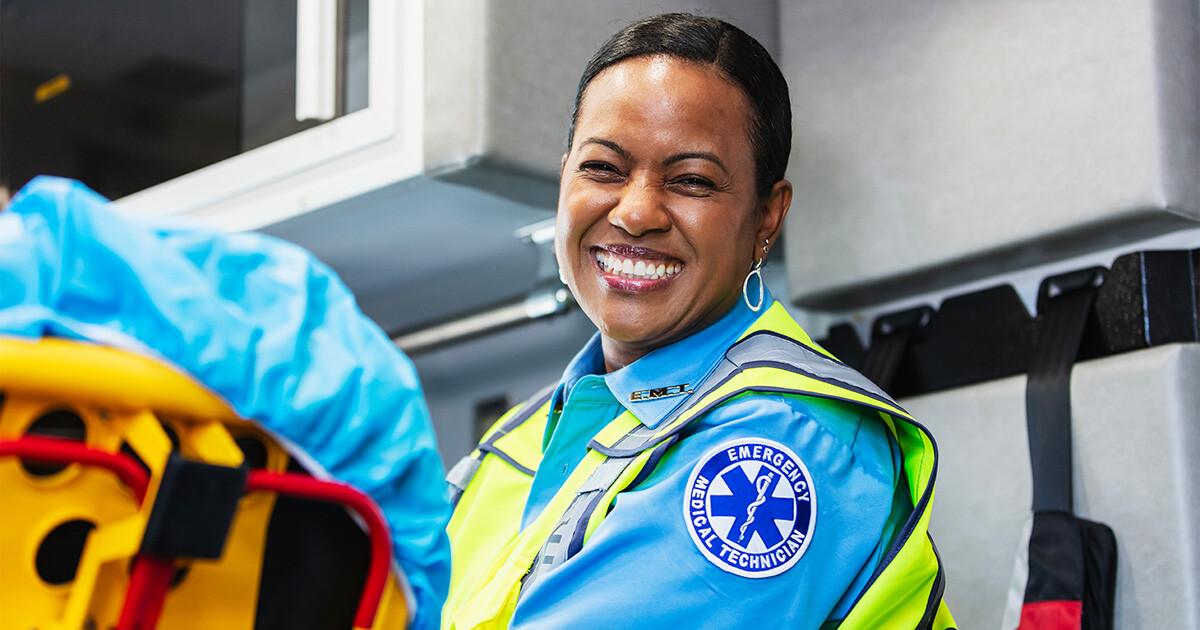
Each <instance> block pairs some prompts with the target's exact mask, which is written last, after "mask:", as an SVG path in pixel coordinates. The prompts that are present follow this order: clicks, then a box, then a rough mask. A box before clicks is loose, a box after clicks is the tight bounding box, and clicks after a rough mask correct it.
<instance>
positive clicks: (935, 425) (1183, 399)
mask: <svg viewBox="0 0 1200 630" xmlns="http://www.w3.org/2000/svg"><path fill="white" fill-rule="evenodd" d="M1198 377H1200V344H1174V345H1167V346H1160V347H1156V348H1149V349H1145V350H1139V351H1136V352H1132V353H1126V354H1121V355H1116V356H1111V357H1106V358H1102V359H1096V360H1092V361H1086V362H1083V363H1079V364H1077V365H1076V366H1075V368H1074V371H1073V374H1072V381H1071V405H1072V411H1073V427H1072V428H1073V439H1074V444H1073V456H1074V483H1075V510H1076V513H1077V514H1078V515H1079V516H1081V517H1083V518H1086V519H1089V520H1093V521H1099V522H1102V523H1105V524H1107V525H1109V526H1110V527H1111V528H1112V529H1113V531H1114V533H1115V534H1116V538H1117V545H1118V554H1119V559H1118V568H1117V589H1116V594H1117V599H1116V609H1115V614H1116V623H1115V625H1114V627H1116V628H1122V629H1126V630H1139V629H1150V628H1182V629H1185V630H1197V629H1200V481H1198V480H1200V388H1198V387H1197V382H1198ZM1025 382H1026V379H1025V377H1024V376H1015V377H1011V378H1005V379H1000V380H996V381H991V382H986V383H981V384H978V385H974V386H969V387H962V388H958V389H953V390H947V391H943V392H938V393H934V394H929V395H924V396H917V397H913V398H909V399H904V400H901V401H900V404H901V405H903V406H904V407H905V409H907V410H908V411H909V412H910V413H912V414H913V415H914V416H916V417H917V418H918V419H919V420H920V421H921V422H922V423H923V424H925V426H927V427H928V428H929V429H930V430H931V431H933V434H934V436H935V437H936V438H937V442H938V448H939V454H940V456H941V459H940V462H939V470H938V481H937V495H936V498H935V500H934V511H933V517H932V521H931V522H932V525H931V531H932V533H933V536H934V539H935V540H936V541H937V544H938V550H939V552H940V553H941V555H942V558H943V560H944V562H945V564H946V571H947V586H946V601H948V602H949V603H950V605H951V607H952V609H953V611H954V614H955V617H956V619H957V621H958V622H959V624H960V627H962V628H999V627H1001V626H1000V623H1001V620H1002V618H1003V615H1004V606H1005V601H1006V597H1007V591H1008V587H1009V580H1010V577H1011V575H1012V568H1013V563H1014V561H1015V559H1016V557H1017V553H1018V551H1019V549H1020V547H1021V544H1022V543H1021V541H1022V530H1023V528H1024V527H1025V526H1026V524H1027V521H1028V519H1029V517H1030V497H1031V496H1032V494H1031V492H1032V485H1031V484H1032V482H1031V476H1030V468H1029V447H1028V443H1027V434H1026V429H1025Z"/></svg>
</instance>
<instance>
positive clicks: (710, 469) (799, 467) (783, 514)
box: [683, 438, 817, 578]
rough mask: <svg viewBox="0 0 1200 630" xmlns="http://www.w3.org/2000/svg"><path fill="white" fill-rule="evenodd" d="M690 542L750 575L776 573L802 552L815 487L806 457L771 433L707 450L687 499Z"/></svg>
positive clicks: (813, 519)
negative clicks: (772, 437)
mask: <svg viewBox="0 0 1200 630" xmlns="http://www.w3.org/2000/svg"><path fill="white" fill-rule="evenodd" d="M683 513H684V520H685V521H686V522H687V525H688V532H689V533H690V534H691V536H692V542H694V543H696V547H697V548H698V549H699V550H700V552H701V553H702V554H704V556H705V557H706V558H708V560H709V561H710V562H712V563H713V564H715V565H717V566H718V567H720V568H721V569H724V570H725V571H728V572H730V573H733V574H736V575H741V576H743V577H750V578H764V577H770V576H772V575H779V574H780V573H783V572H784V571H786V570H788V569H790V568H791V567H792V566H793V565H795V564H796V562H797V561H798V560H799V559H800V557H801V556H803V555H804V551H805V549H807V548H808V542H809V540H810V538H811V536H812V532H813V527H814V526H815V525H816V517H817V509H816V495H815V493H814V491H813V486H812V476H811V475H809V473H808V469H807V468H806V467H805V466H804V462H802V461H800V458H799V457H796V454H795V453H793V452H792V451H791V450H790V449H788V448H787V447H786V446H784V445H782V444H780V443H778V442H775V441H773V440H766V439H759V438H745V439H740V440H733V441H730V442H726V443H724V444H722V445H720V446H718V447H716V448H713V449H712V450H710V451H708V452H707V453H705V454H704V457H701V458H700V461H699V463H697V464H696V467H695V468H693V469H692V474H691V476H690V477H689V478H688V484H687V486H686V494H685V496H684V501H683Z"/></svg>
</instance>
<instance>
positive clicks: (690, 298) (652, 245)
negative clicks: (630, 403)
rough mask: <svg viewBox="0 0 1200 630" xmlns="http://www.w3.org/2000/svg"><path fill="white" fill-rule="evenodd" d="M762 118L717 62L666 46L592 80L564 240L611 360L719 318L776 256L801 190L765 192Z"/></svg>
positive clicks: (560, 249) (577, 142)
mask: <svg viewBox="0 0 1200 630" xmlns="http://www.w3.org/2000/svg"><path fill="white" fill-rule="evenodd" d="M752 119H753V109H752V107H751V105H750V103H749V102H748V100H747V97H746V96H745V94H743V93H742V91H741V90H740V89H739V88H738V87H737V86H736V85H734V84H733V83H732V82H731V81H730V80H729V79H727V78H726V77H725V76H723V75H722V74H721V73H720V72H719V71H718V70H715V69H713V68H712V67H710V66H707V65H701V64H699V63H695V62H692V61H688V60H683V59H679V58H675V57H671V56H667V55H661V54H660V55H653V56H643V57H636V58H633V59H629V60H627V61H624V62H622V63H620V64H617V65H615V66H611V67H609V68H608V69H606V70H605V71H603V72H601V73H600V74H599V75H597V76H596V77H595V78H594V79H593V80H592V82H591V83H590V84H589V85H588V87H587V90H586V91H585V92H584V97H583V99H582V101H581V103H580V108H579V112H578V113H577V115H576V123H575V138H574V142H573V144H572V146H571V150H570V152H569V153H568V154H567V155H566V157H565V159H564V161H563V174H562V183H561V188H560V195H559V204H558V207H559V213H558V224H557V238H556V240H555V249H556V252H557V254H558V260H559V265H560V267H561V268H562V269H563V270H564V275H565V277H566V280H567V284H568V285H570V287H571V290H572V292H573V293H574V294H575V296H576V297H577V298H578V300H579V303H580V304H581V305H582V306H583V309H584V311H585V312H586V313H587V314H588V317H590V318H591V319H592V321H593V322H596V325H597V326H598V327H599V328H600V333H601V335H602V340H603V342H602V343H603V349H604V358H605V363H606V368H607V371H609V372H611V371H613V370H616V369H618V368H620V367H623V366H625V365H627V364H629V363H632V362H633V361H635V360H637V359H639V358H641V357H642V356H643V355H645V354H646V353H647V352H649V351H651V350H653V349H655V348H657V347H660V346H663V345H666V344H668V343H671V342H674V341H677V340H679V339H682V338H684V337H686V336H688V335H690V334H692V333H695V332H697V331H699V330H701V329H703V328H705V327H707V326H708V325H710V324H712V323H713V322H715V321H717V320H718V319H720V318H721V316H723V315H724V314H725V313H727V312H728V311H729V309H730V308H732V307H733V305H734V303H736V301H737V299H738V297H739V296H740V295H741V286H742V281H743V279H744V278H745V277H746V274H747V273H748V272H749V271H750V268H751V266H752V265H753V264H754V263H756V262H757V261H758V260H759V259H761V258H762V257H765V255H766V251H767V246H766V244H767V243H769V242H770V240H771V239H772V238H774V237H775V235H776V234H777V233H778V231H779V228H780V227H781V226H782V224H783V217H784V215H786V214H787V209H788V205H789V204H790V203H791V197H792V188H791V184H790V183H788V181H787V180H780V181H778V182H776V183H775V184H773V185H772V187H771V188H770V192H769V193H768V194H767V195H766V196H765V197H763V198H760V196H759V194H758V191H757V189H756V186H755V171H756V169H755V164H754V151H753V147H752V146H751V143H750V138H749V136H748V135H747V134H746V133H744V132H742V130H744V129H746V128H747V127H748V121H750V120H752ZM731 132H732V133H731ZM758 245H761V246H762V247H761V251H760V247H758ZM660 265H661V266H662V267H663V273H661V274H660V273H659V272H658V267H659V266H660ZM650 269H653V272H651V271H648V270H650Z"/></svg>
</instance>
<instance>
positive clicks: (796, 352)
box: [521, 331, 911, 595]
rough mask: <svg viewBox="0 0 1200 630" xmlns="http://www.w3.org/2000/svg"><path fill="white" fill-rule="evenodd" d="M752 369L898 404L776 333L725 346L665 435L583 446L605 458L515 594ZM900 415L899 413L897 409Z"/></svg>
mask: <svg viewBox="0 0 1200 630" xmlns="http://www.w3.org/2000/svg"><path fill="white" fill-rule="evenodd" d="M758 366H764V367H774V368H777V369H782V370H787V371H789V372H793V373H797V374H801V375H803V376H806V377H809V378H813V379H816V380H820V381H822V382H826V383H829V384H831V385H835V386H837V387H841V388H844V389H846V390H849V391H853V392H856V393H858V394H861V395H863V396H866V397H868V398H871V399H873V400H875V401H876V402H878V403H881V404H882V405H887V406H891V407H895V408H896V409H900V406H899V405H897V404H896V403H895V402H894V401H893V400H892V399H891V398H890V397H889V396H888V395H887V394H885V393H884V392H883V391H882V390H880V389H879V388H878V387H877V386H875V384H874V383H872V382H871V381H869V380H867V378H866V377H865V376H863V375H861V374H859V373H858V372H856V371H855V370H854V369H853V368H851V367H849V366H847V365H846V364H844V363H842V362H840V361H837V360H835V359H831V358H829V357H827V356H825V355H823V354H821V353H820V352H818V351H816V350H814V349H812V348H810V347H808V346H806V345H804V344H802V343H799V342H797V341H795V340H792V339H789V338H787V337H783V336H780V335H778V334H776V333H772V332H769V331H760V332H756V333H754V334H751V335H749V336H747V337H746V338H745V339H742V340H741V341H739V342H738V343H736V344H734V345H733V346H732V347H730V348H729V350H727V351H726V352H725V358H724V359H723V360H722V361H721V363H720V364H718V365H717V367H716V369H714V370H713V372H712V374H710V375H709V376H708V378H706V379H705V380H704V381H703V382H702V383H701V384H700V385H699V386H698V387H696V389H695V393H693V394H692V395H691V396H690V397H688V399H687V400H685V401H684V403H683V404H681V405H680V406H679V407H677V408H676V409H675V411H673V412H672V413H671V414H669V415H668V416H667V417H666V418H664V419H663V422H661V423H660V424H659V427H667V429H666V430H665V431H659V430H656V429H649V428H647V427H646V426H645V425H641V424H639V425H637V426H636V427H634V428H633V429H631V430H630V431H629V432H628V433H626V434H625V435H623V436H621V438H620V439H618V440H617V441H616V442H615V443H613V445H612V446H611V447H609V446H604V445H603V444H600V443H599V442H597V441H596V440H592V441H591V442H590V443H589V444H588V448H590V449H592V450H595V451H597V452H599V453H601V454H603V455H605V456H606V459H605V460H604V461H603V462H601V463H600V465H599V466H597V467H596V470H594V471H592V474H591V475H589V476H588V478H587V479H586V480H585V481H584V482H583V484H582V485H581V486H580V487H579V489H578V490H576V494H575V497H574V499H572V500H571V504H570V505H569V506H568V507H567V510H566V512H564V513H563V515H562V517H561V518H560V519H559V521H558V523H557V524H556V525H555V526H554V529H553V530H552V531H551V534H550V536H549V537H547V539H546V542H545V543H543V545H542V548H541V550H540V551H539V552H538V555H537V557H535V558H534V560H533V566H531V567H530V570H529V573H527V574H526V575H525V578H524V579H523V580H522V582H521V594H522V595H524V594H525V593H526V592H528V590H529V588H530V587H532V586H533V585H534V584H536V583H537V582H538V580H540V579H541V577H542V576H543V575H544V574H545V573H546V572H547V571H548V570H550V569H553V568H554V567H557V566H559V565H561V564H562V563H564V562H566V561H567V560H568V559H569V558H571V557H572V556H574V555H575V554H576V553H578V552H579V550H580V549H581V548H582V547H583V539H584V536H585V535H586V533H587V524H588V521H589V520H591V517H592V514H593V513H594V512H595V511H596V509H597V508H598V507H599V504H600V501H601V500H602V499H603V497H604V495H605V494H606V493H607V492H608V490H609V488H611V487H612V486H613V484H615V483H616V481H617V479H619V478H620V477H621V474H622V473H623V472H624V471H625V469H626V468H627V467H628V466H629V465H630V464H631V463H632V462H633V461H634V459H636V458H637V456H638V455H639V454H640V453H642V452H643V451H645V450H646V449H648V448H651V447H653V446H656V445H662V446H663V447H668V446H670V443H673V442H674V441H675V440H677V439H678V438H679V432H680V431H681V430H682V429H683V428H684V427H686V426H687V425H688V424H690V421H689V422H682V423H679V424H678V425H677V426H672V423H674V422H675V421H676V420H678V419H679V417H680V416H682V415H683V414H685V413H688V412H689V411H691V408H692V406H693V405H695V404H696V403H697V402H698V401H700V400H703V399H704V397H705V396H707V395H709V394H711V393H712V392H714V391H716V390H717V389H718V388H719V387H721V386H722V385H724V384H725V383H727V382H728V381H729V380H730V379H731V378H733V377H734V376H736V375H737V374H738V373H740V372H741V371H742V370H744V369H747V368H750V367H758ZM746 391H764V388H757V387H755V388H738V389H737V390H735V391H731V392H729V393H727V394H726V395H724V396H722V397H720V399H718V400H716V401H714V402H712V403H710V404H708V405H706V407H705V408H704V409H700V410H697V411H696V412H695V413H694V414H693V415H692V416H691V417H692V419H695V418H699V417H700V416H703V415H704V414H705V413H706V412H707V411H708V410H709V409H712V408H713V407H716V406H718V405H720V404H721V403H723V402H725V401H727V400H729V399H730V398H732V397H734V396H737V395H739V394H741V393H743V392H746ZM776 391H779V392H781V393H801V394H803V393H804V392H803V391H801V390H796V389H788V388H779V389H777V390H776ZM881 410H883V411H887V409H886V408H881ZM901 411H903V410H902V409H901ZM664 443H665V444H664ZM647 465H650V464H649V463H648V464H647ZM910 520H911V519H910Z"/></svg>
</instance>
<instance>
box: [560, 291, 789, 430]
mask: <svg viewBox="0 0 1200 630" xmlns="http://www.w3.org/2000/svg"><path fill="white" fill-rule="evenodd" d="M772 303H773V298H772V297H771V295H770V293H769V292H767V294H766V295H765V296H764V298H763V307H764V309H765V308H767V307H769V306H770V305H771V304H772ZM762 312H763V310H759V311H757V312H756V311H752V310H750V307H749V306H747V305H746V303H745V302H744V301H743V300H738V301H737V303H736V304H735V305H734V307H733V308H732V309H730V311H729V312H728V313H726V314H725V316H724V317H722V318H721V319H719V320H717V321H716V322H715V323H713V324H712V325H710V326H709V327H707V328H705V329H704V330H701V331H699V332H697V333H694V334H692V335H691V336H689V337H685V338H683V339H680V340H679V341H676V342H675V343H672V344H670V345H666V346H663V347H661V348H658V349H656V350H654V351H652V352H650V353H649V354H647V355H646V356H644V357H642V358H640V359H638V360H637V361H634V362H633V363H630V364H629V365H627V366H625V367H623V368H621V369H619V370H617V371H615V372H613V373H611V374H604V353H603V350H602V349H601V347H600V334H599V333H596V334H595V335H593V336H592V338H591V339H590V340H589V341H588V343H587V345H585V346H584V347H583V349H582V350H580V351H579V354H577V355H575V358H574V359H572V360H571V363H570V364H569V365H568V366H567V369H566V370H565V371H564V372H563V379H562V382H561V384H560V385H559V387H558V390H557V391H556V392H555V394H554V402H555V404H556V405H557V404H561V403H562V402H563V401H565V400H566V399H567V396H568V395H569V394H570V391H571V388H572V387H574V386H575V384H576V383H578V382H579V380H580V379H582V378H583V377H584V376H587V375H589V374H598V375H603V377H604V381H605V383H606V384H607V385H608V389H609V391H611V392H612V394H613V396H614V397H615V398H616V399H617V401H618V402H620V403H621V405H623V406H624V407H625V408H626V409H628V410H629V411H631V412H632V413H633V415H634V416H635V417H637V419H638V420H640V421H641V423H642V424H644V425H646V426H647V427H649V428H654V427H656V426H658V424H659V423H660V422H662V420H663V418H665V417H666V416H667V415H668V414H670V413H671V412H672V411H674V410H675V408H676V407H678V406H679V405H680V403H682V402H683V401H684V400H686V399H687V398H688V396H687V395H686V394H687V393H689V392H691V391H692V390H693V389H695V388H696V387H698V386H699V385H700V383H701V382H703V381H704V379H705V378H707V377H708V375H709V374H711V373H712V371H713V370H714V369H716V367H717V364H718V363H720V362H721V359H722V358H724V356H725V351H726V350H727V349H728V348H729V346H731V345H733V343H734V342H735V341H737V339H738V337H740V336H741V335H742V333H743V332H745V331H746V329H747V328H749V327H750V326H751V324H753V323H754V321H755V320H757V319H758V317H759V315H761V314H762Z"/></svg>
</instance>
